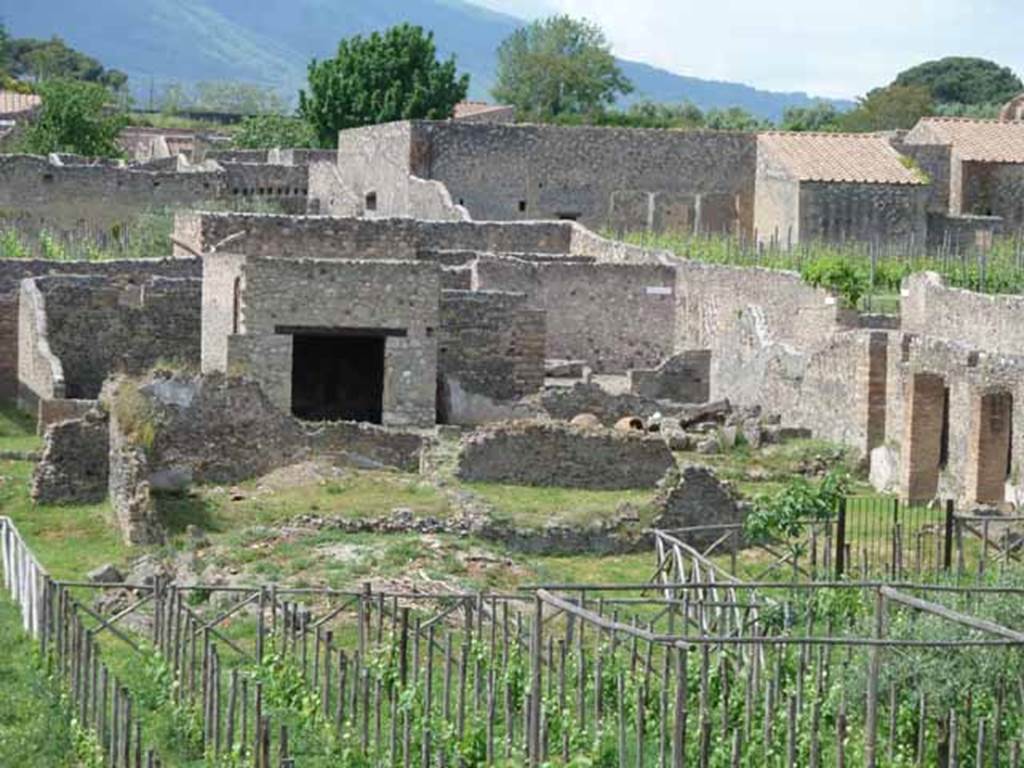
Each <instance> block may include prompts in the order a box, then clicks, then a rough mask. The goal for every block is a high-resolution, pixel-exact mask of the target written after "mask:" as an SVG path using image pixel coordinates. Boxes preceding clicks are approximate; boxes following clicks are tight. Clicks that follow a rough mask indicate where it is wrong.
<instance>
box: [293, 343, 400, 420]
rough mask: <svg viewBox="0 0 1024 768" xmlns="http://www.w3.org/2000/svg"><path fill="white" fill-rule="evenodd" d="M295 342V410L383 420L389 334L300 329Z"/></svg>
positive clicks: (307, 415) (312, 415) (304, 415)
mask: <svg viewBox="0 0 1024 768" xmlns="http://www.w3.org/2000/svg"><path fill="white" fill-rule="evenodd" d="M292 342H293V352H292V414H293V415H295V416H297V417H298V418H300V419H307V420H311V421H367V422H371V423H373V424H380V423H381V416H382V411H383V405H384V343H385V337H384V336H382V335H378V336H355V335H349V334H345V335H328V334H323V333H319V334H302V333H296V334H294V336H293V338H292Z"/></svg>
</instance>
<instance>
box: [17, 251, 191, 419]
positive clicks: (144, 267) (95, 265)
mask: <svg viewBox="0 0 1024 768" xmlns="http://www.w3.org/2000/svg"><path fill="white" fill-rule="evenodd" d="M201 271H202V265H201V264H200V263H199V260H198V259H192V258H189V259H139V260H117V261H49V260H45V259H0V400H13V399H14V398H15V397H16V396H17V393H18V322H19V320H18V314H19V310H18V303H19V302H18V297H19V293H20V284H21V281H22V280H23V279H24V278H26V277H36V276H41V275H60V274H80V275H131V276H136V277H144V276H147V275H163V276H165V277H198V276H199V275H200V274H201Z"/></svg>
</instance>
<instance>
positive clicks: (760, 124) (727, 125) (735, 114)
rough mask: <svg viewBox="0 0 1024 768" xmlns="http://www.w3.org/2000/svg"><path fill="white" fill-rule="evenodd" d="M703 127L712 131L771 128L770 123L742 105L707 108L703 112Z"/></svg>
mask: <svg viewBox="0 0 1024 768" xmlns="http://www.w3.org/2000/svg"><path fill="white" fill-rule="evenodd" d="M704 127H705V128H710V129H711V130H713V131H763V130H766V129H769V128H771V127H772V123H771V121H770V120H765V119H763V118H760V117H757V116H756V115H754V114H752V113H750V112H748V111H747V110H745V109H743V108H742V107H729V108H728V109H710V110H708V111H707V112H706V113H705V114H704Z"/></svg>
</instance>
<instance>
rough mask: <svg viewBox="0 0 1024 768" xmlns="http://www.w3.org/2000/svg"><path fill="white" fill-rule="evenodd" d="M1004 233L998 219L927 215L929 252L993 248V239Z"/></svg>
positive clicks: (994, 217) (939, 214) (954, 251)
mask: <svg viewBox="0 0 1024 768" xmlns="http://www.w3.org/2000/svg"><path fill="white" fill-rule="evenodd" d="M1002 231H1003V220H1002V219H1001V218H1000V217H998V216H954V215H951V214H947V213H929V214H928V250H929V251H940V252H942V253H947V254H948V253H953V254H961V253H964V254H966V253H973V252H975V251H976V250H980V251H986V250H988V249H990V248H991V247H992V241H993V240H994V238H995V236H996V235H998V234H1000V233H1001V232H1002Z"/></svg>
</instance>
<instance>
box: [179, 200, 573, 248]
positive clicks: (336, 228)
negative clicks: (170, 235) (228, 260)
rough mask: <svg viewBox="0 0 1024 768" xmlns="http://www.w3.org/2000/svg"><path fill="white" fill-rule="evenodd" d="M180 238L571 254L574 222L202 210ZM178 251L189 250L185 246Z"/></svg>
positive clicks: (237, 244)
mask: <svg viewBox="0 0 1024 768" xmlns="http://www.w3.org/2000/svg"><path fill="white" fill-rule="evenodd" d="M174 231H175V237H176V238H177V239H179V240H182V241H184V242H187V243H189V244H190V245H191V246H192V247H193V248H195V249H196V250H198V251H203V250H207V249H209V248H210V247H211V246H213V245H215V244H216V243H218V242H220V241H221V240H223V239H224V238H226V237H228V236H229V235H233V234H236V233H239V232H242V233H245V236H244V237H243V238H242V239H240V240H237V241H233V242H232V243H231V245H230V246H228V250H231V251H234V252H236V253H245V254H246V255H249V256H268V257H285V258H316V259H415V258H416V254H417V252H418V251H419V250H430V249H445V250H471V251H493V252H513V253H549V254H563V253H568V251H569V247H570V243H571V242H572V236H573V228H572V226H571V223H570V222H550V221H549V222H460V221H450V222H447V221H415V220H413V219H380V220H375V219H358V218H336V217H332V216H277V215H269V214H258V213H257V214H253V213H207V212H202V213H197V212H191V211H183V212H180V213H178V214H177V215H176V216H175V229H174ZM176 253H178V254H179V255H183V253H184V251H183V249H181V248H176Z"/></svg>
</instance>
